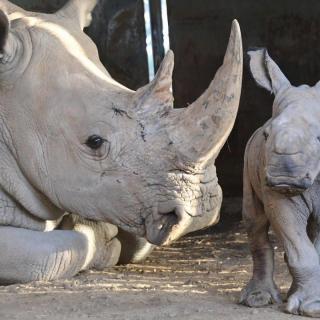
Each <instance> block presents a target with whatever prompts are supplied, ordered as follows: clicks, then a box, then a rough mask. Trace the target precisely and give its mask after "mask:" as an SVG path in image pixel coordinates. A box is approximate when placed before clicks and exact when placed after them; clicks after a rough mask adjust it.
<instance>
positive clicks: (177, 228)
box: [146, 206, 192, 246]
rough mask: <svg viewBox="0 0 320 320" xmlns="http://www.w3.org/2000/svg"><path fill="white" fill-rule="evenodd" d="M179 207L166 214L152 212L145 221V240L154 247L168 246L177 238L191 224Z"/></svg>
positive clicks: (189, 217)
mask: <svg viewBox="0 0 320 320" xmlns="http://www.w3.org/2000/svg"><path fill="white" fill-rule="evenodd" d="M191 220H192V218H191V216H189V215H188V214H187V213H186V212H185V210H184V209H183V208H182V207H181V206H177V207H175V208H174V209H173V210H170V211H168V212H165V213H162V212H158V211H157V212H153V213H152V214H150V215H149V216H148V217H147V219H146V239H147V240H148V241H149V242H150V243H152V244H154V245H158V246H159V245H168V244H170V243H171V242H173V241H174V240H176V239H177V238H179V237H180V236H181V235H182V234H183V232H184V231H185V229H186V228H187V227H188V225H189V224H190V223H191Z"/></svg>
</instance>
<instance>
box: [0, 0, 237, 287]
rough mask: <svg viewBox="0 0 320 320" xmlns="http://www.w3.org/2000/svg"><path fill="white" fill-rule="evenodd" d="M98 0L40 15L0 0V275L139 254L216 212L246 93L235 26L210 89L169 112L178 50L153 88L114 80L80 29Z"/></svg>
mask: <svg viewBox="0 0 320 320" xmlns="http://www.w3.org/2000/svg"><path fill="white" fill-rule="evenodd" d="M95 4H96V1H95V0H70V1H69V2H68V3H67V4H66V6H65V7H64V8H62V9H61V10H60V11H58V12H57V13H55V14H39V13H32V12H27V11H24V10H22V9H21V8H19V7H17V6H15V5H12V4H11V3H9V2H8V1H5V0H0V9H1V10H0V54H1V55H0V133H1V135H0V149H1V150H0V252H1V259H0V282H2V283H3V282H5V283H12V282H27V281H31V280H52V279H57V278H65V277H70V276H72V275H74V274H76V273H77V272H79V271H80V270H85V269H88V268H91V267H94V268H104V267H106V266H110V265H114V264H115V263H117V261H118V260H119V256H120V254H121V256H120V261H121V262H128V261H137V260H140V259H142V258H144V257H145V256H146V255H147V254H148V253H149V252H150V251H151V250H152V245H151V244H150V243H152V244H154V245H162V244H169V243H170V242H172V241H174V240H175V239H177V238H178V237H180V236H182V235H183V234H186V233H188V232H191V231H194V230H198V229H201V228H205V227H208V226H210V225H212V224H214V223H216V222H217V221H218V218H219V209H220V205H221V200H222V192H221V189H220V187H219V185H218V182H217V176H216V169H215V165H214V161H215V159H216V157H217V155H218V153H219V151H220V149H221V148H222V146H223V144H224V143H225V141H226V139H227V137H228V135H229V133H230V131H231V129H232V127H233V124H234V121H235V118H236V114H237V110H238V105H239V99H240V92H241V81H242V44H241V35H240V29H239V26H238V24H237V22H236V21H234V22H233V25H232V31H231V36H230V41H229V46H228V49H227V53H226V56H225V59H224V63H223V65H222V67H221V68H220V69H219V70H218V72H217V74H216V76H215V78H214V80H213V81H212V83H211V85H210V87H209V88H208V90H207V91H206V92H205V93H204V94H203V95H202V96H201V97H200V98H199V99H198V100H197V101H195V102H194V103H193V104H191V105H190V106H189V107H188V108H185V109H180V110H174V109H173V96H172V93H171V86H172V70H173V53H172V52H169V53H168V54H167V56H166V57H165V59H164V61H163V63H162V65H161V67H160V69H159V71H158V73H157V75H156V77H155V79H154V80H153V81H152V82H151V83H150V84H148V85H147V86H145V87H143V88H141V89H139V90H138V91H137V92H133V91H131V90H129V89H127V88H125V87H123V86H122V85H120V84H119V83H117V82H116V81H114V80H113V79H112V78H111V77H110V75H109V74H108V72H107V71H106V70H105V69H104V67H103V66H102V64H101V62H100V61H99V57H98V52H97V49H96V46H95V45H94V43H93V42H92V41H91V40H90V39H89V38H88V37H87V36H86V35H85V33H84V32H83V28H84V27H85V26H87V25H88V24H89V23H90V20H91V10H92V9H93V8H94V6H95ZM4 12H6V13H4ZM9 21H10V24H9ZM92 137H95V138H98V140H97V139H94V140H95V141H98V143H97V144H93V143H92ZM90 141H91V143H90ZM100 142H101V143H100ZM66 212H68V213H69V214H66ZM118 227H120V228H121V232H119V234H118ZM144 239H146V240H144ZM120 243H121V244H120Z"/></svg>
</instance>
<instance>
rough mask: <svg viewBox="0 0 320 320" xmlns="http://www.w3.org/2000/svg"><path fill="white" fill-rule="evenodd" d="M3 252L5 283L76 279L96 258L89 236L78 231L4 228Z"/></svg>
mask: <svg viewBox="0 0 320 320" xmlns="http://www.w3.org/2000/svg"><path fill="white" fill-rule="evenodd" d="M0 252H1V259H0V283H1V284H12V283H24V282H30V281H40V280H45V281H49V280H55V279H61V278H68V277H72V276H74V275H75V274H77V273H78V272H79V271H81V270H84V269H86V268H88V267H90V265H91V264H92V262H93V259H94V248H93V247H92V245H91V244H90V240H89V239H88V236H87V235H86V234H84V233H81V232H76V231H60V230H55V231H52V232H39V231H32V230H27V229H22V228H12V227H0Z"/></svg>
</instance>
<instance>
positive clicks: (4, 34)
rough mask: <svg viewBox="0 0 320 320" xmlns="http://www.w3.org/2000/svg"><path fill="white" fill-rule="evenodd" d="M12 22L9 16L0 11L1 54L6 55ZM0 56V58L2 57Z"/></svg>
mask: <svg viewBox="0 0 320 320" xmlns="http://www.w3.org/2000/svg"><path fill="white" fill-rule="evenodd" d="M9 28H10V22H9V19H8V16H7V15H6V14H5V13H4V12H3V11H2V10H0V54H1V56H3V55H4V52H5V48H6V44H7V42H8V37H9ZM1 56H0V57H1Z"/></svg>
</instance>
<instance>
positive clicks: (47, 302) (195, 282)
mask: <svg viewBox="0 0 320 320" xmlns="http://www.w3.org/2000/svg"><path fill="white" fill-rule="evenodd" d="M274 245H275V247H276V260H277V263H276V266H277V276H276V278H277V283H278V285H279V286H280V288H281V290H282V292H283V293H285V292H286V291H287V290H288V287H289V284H290V277H289V275H288V273H287V270H286V267H285V265H284V262H283V253H282V250H281V249H280V248H278V246H277V243H275V244H274ZM250 272H251V260H250V255H249V251H248V246H247V243H246V237H245V234H244V229H243V227H242V226H241V225H240V223H239V222H234V223H232V224H229V225H224V226H222V227H219V226H218V227H215V228H212V229H210V230H209V231H207V232H206V233H205V234H197V235H193V236H189V237H185V238H183V239H182V240H180V241H178V242H177V243H175V244H174V245H172V246H171V247H166V248H158V249H156V250H155V252H154V253H153V254H152V256H151V257H150V258H148V259H147V260H146V261H145V262H144V263H143V264H141V265H129V266H120V267H116V268H112V269H110V270H106V271H104V272H95V271H90V272H86V273H82V274H80V275H78V276H77V277H75V278H73V279H70V280H67V281H56V282H53V283H32V284H28V285H14V286H8V287H0V319H1V320H7V319H8V320H9V319H10V320H11V319H22V320H31V319H48V320H53V319H59V320H64V319H66V320H67V319H68V320H76V319H105V320H106V319H112V320H122V319H123V320H125V319H130V320H131V319H132V320H135V319H136V320H140V319H150V320H151V319H152V320H157V319H170V318H173V319H190V320H197V319H199V320H200V319H201V320H209V319H210V320H212V319H215V320H220V319H221V320H227V319H228V320H232V319H237V320H242V319H243V320H244V319H255V320H260V319H261V320H262V319H263V320H265V319H268V320H273V319H279V320H281V319H302V317H296V316H291V315H287V314H285V313H283V311H282V309H283V306H272V307H267V308H261V309H250V308H247V307H243V306H239V305H237V300H238V297H239V292H240V289H241V288H242V287H243V285H244V284H245V283H246V281H247V280H248V279H249V277H250Z"/></svg>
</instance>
